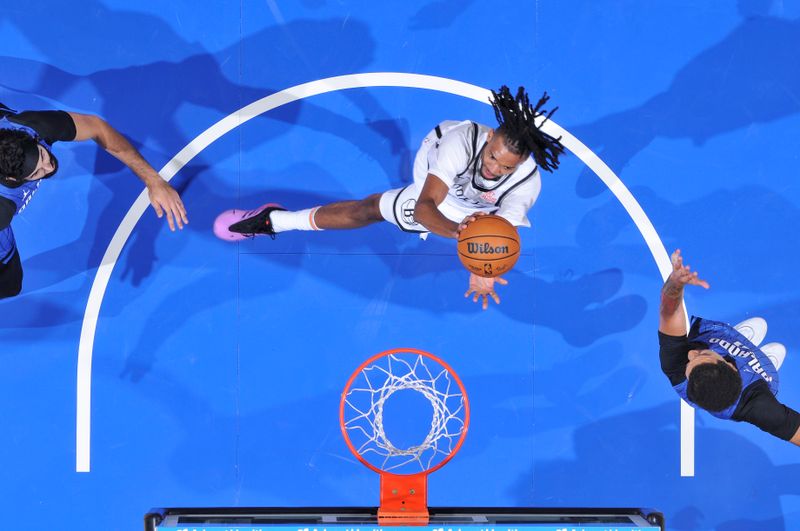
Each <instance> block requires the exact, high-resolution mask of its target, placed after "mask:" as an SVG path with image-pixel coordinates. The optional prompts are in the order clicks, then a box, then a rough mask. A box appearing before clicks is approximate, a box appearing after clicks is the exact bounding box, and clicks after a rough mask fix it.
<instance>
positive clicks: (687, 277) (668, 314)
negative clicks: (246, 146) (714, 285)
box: [658, 249, 709, 336]
mask: <svg viewBox="0 0 800 531" xmlns="http://www.w3.org/2000/svg"><path fill="white" fill-rule="evenodd" d="M670 258H671V260H672V273H670V275H669V277H667V281H666V282H664V287H663V288H661V308H660V310H659V316H658V330H659V332H661V333H664V334H667V335H670V336H684V335H686V333H687V332H688V331H687V330H686V310H685V309H684V306H683V288H684V286H686V284H691V285H693V286H702V287H704V288H705V289H708V287H709V286H708V282H706V281H705V280H700V279H699V278H698V277H697V273H696V272H694V273H692V272H690V270H689V269H690V268H689V266H685V265H683V257H682V256H681V250H680V249H677V250H676V251H675V252H674V253H672V256H671V257H670Z"/></svg>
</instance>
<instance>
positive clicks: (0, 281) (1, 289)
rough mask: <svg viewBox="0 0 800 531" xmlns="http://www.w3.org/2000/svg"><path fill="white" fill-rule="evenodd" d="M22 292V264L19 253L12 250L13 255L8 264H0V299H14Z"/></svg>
mask: <svg viewBox="0 0 800 531" xmlns="http://www.w3.org/2000/svg"><path fill="white" fill-rule="evenodd" d="M20 291H22V263H21V262H20V259H19V253H18V252H17V250H16V249H14V255H13V256H12V257H11V259H10V260H9V261H8V263H6V264H3V263H0V299H5V298H7V297H14V296H16V295H19V292H20Z"/></svg>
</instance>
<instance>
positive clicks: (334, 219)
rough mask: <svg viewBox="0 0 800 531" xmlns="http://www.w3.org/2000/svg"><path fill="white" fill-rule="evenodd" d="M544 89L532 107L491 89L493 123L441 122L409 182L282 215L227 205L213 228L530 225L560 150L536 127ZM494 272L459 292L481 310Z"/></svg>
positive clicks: (437, 230)
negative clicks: (486, 218) (484, 220)
mask: <svg viewBox="0 0 800 531" xmlns="http://www.w3.org/2000/svg"><path fill="white" fill-rule="evenodd" d="M548 99H549V98H548V96H547V94H544V95H543V96H542V98H541V99H540V100H539V102H538V103H537V104H536V106H532V105H531V104H530V102H529V100H528V95H527V94H526V92H525V89H524V88H523V87H519V89H518V91H517V94H516V96H514V95H512V94H511V91H510V90H509V89H508V87H506V86H503V87H501V88H500V90H499V91H498V92H494V91H492V98H491V99H490V103H491V104H492V107H493V108H494V111H495V115H496V117H497V122H498V127H497V128H496V129H492V128H491V127H488V126H485V125H481V124H477V123H474V122H470V121H464V122H455V121H445V122H441V123H440V124H439V125H437V126H436V127H435V128H434V129H433V130H432V131H431V132H430V133H428V135H427V136H426V137H425V139H424V140H423V141H422V145H421V146H420V149H419V151H418V152H417V156H416V159H415V161H414V182H413V183H412V184H410V185H408V186H406V187H405V188H397V189H394V190H389V191H387V192H384V193H380V194H373V195H370V196H369V197H367V198H365V199H362V200H359V201H338V202H335V203H330V204H327V205H323V206H317V207H313V208H309V209H305V210H300V211H294V212H289V211H287V210H286V209H284V208H283V207H281V206H280V205H277V204H274V203H269V204H266V205H262V206H261V207H259V208H257V209H255V210H250V211H245V210H238V209H234V210H227V211H225V212H223V213H222V214H220V215H219V216H218V217H217V219H216V221H215V222H214V233H215V234H216V235H217V236H218V237H219V238H221V239H223V240H227V241H239V240H242V239H244V238H248V237H253V236H256V235H259V234H266V235H269V236H270V237H272V238H275V235H276V234H277V233H279V232H285V231H289V230H324V229H355V228H359V227H363V226H365V225H369V224H371V223H376V222H378V221H388V222H389V223H392V224H394V225H396V226H398V227H399V228H400V229H402V230H404V231H406V232H416V233H428V232H433V233H434V234H438V235H440V236H444V237H446V238H458V233H459V232H460V231H461V230H463V229H464V228H465V227H466V226H467V224H468V223H470V222H471V221H474V219H475V217H476V216H479V215H482V214H497V215H499V216H502V217H504V218H505V219H507V220H508V221H509V222H511V223H512V224H513V225H514V226H523V227H529V226H530V221H529V220H528V217H527V213H528V210H529V209H530V208H531V206H533V203H534V202H535V201H536V198H537V197H538V195H539V190H540V189H541V178H540V175H539V169H540V168H541V169H543V170H546V171H553V170H554V169H555V168H557V167H558V157H559V156H560V155H561V154H562V153H563V152H564V147H563V146H562V145H561V142H560V139H558V138H553V137H552V136H550V135H548V134H547V133H545V132H544V131H542V130H541V127H542V125H543V124H544V122H546V121H547V120H548V119H549V118H550V116H552V114H553V112H555V110H556V109H553V110H552V111H550V112H547V111H545V110H543V106H544V105H545V103H547V101H548ZM495 282H497V283H498V284H507V281H506V280H505V279H503V278H501V277H495V278H483V277H479V276H477V275H474V274H470V280H469V289H468V290H467V292H466V294H465V296H467V297H468V296H470V295H471V296H472V297H473V300H474V301H475V302H477V301H478V300H479V299H481V298H482V300H483V309H486V308H487V307H488V304H489V298H490V297H491V298H492V299H493V300H494V301H495V303H498V304H499V303H500V298H499V297H498V296H497V293H496V292H495V289H494V284H495Z"/></svg>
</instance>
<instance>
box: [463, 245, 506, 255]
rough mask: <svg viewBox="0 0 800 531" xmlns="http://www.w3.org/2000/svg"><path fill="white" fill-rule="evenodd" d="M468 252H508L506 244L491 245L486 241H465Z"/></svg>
mask: <svg viewBox="0 0 800 531" xmlns="http://www.w3.org/2000/svg"><path fill="white" fill-rule="evenodd" d="M467 252H468V253H469V254H508V245H497V246H492V245H490V244H488V243H474V242H467Z"/></svg>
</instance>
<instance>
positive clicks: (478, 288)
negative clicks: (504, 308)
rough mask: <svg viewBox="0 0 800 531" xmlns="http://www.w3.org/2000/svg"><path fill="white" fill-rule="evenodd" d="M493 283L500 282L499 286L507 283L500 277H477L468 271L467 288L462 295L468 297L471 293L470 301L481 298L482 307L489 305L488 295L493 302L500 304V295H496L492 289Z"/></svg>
mask: <svg viewBox="0 0 800 531" xmlns="http://www.w3.org/2000/svg"><path fill="white" fill-rule="evenodd" d="M495 283H497V284H500V285H501V286H505V285H507V284H508V281H507V280H506V279H504V278H502V277H492V278H486V277H479V276H478V275H476V274H475V273H470V275H469V289H468V290H467V292H466V293H465V294H464V297H469V296H470V295H472V302H478V299H480V298H483V304H482V307H483V309H484V310H485V309H487V308H488V307H489V297H491V298H492V300H493V301H494V302H495V304H500V297H498V296H497V293H495V291H494V285H495Z"/></svg>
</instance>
